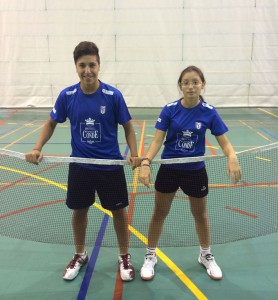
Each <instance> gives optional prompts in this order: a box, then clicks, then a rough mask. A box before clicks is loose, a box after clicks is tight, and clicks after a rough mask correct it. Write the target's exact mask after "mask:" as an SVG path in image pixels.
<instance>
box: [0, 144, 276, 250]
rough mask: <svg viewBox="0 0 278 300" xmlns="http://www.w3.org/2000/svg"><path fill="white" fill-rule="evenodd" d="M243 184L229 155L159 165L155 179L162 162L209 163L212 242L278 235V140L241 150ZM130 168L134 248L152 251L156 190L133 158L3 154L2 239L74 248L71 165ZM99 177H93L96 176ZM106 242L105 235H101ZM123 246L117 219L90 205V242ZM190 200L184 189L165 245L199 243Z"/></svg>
mask: <svg viewBox="0 0 278 300" xmlns="http://www.w3.org/2000/svg"><path fill="white" fill-rule="evenodd" d="M238 159H239V163H240V165H241V169H242V172H243V178H242V181H241V182H240V183H239V184H236V185H234V184H232V182H231V179H230V178H228V177H227V175H226V166H227V158H226V157H225V156H204V157H193V158H185V159H170V160H154V161H153V163H152V167H151V172H152V178H153V181H154V180H155V177H156V174H157V171H158V169H159V167H160V165H161V164H168V163H188V162H196V161H200V160H204V161H205V164H206V168H207V172H208V177H209V194H208V197H207V212H208V216H209V221H210V228H211V243H212V244H223V243H229V242H233V241H238V240H243V239H249V238H253V237H258V236H263V235H267V234H271V233H275V232H277V231H278V218H277V216H278V176H277V165H278V161H277V160H278V143H274V144H270V145H266V146H262V147H257V148H254V149H249V150H246V151H242V152H239V153H238ZM73 162H75V163H80V164H82V163H84V164H100V165H102V164H103V165H122V166H123V168H124V171H125V176H126V180H127V185H128V193H129V201H130V204H129V206H128V207H127V210H128V219H129V231H130V240H129V246H130V247H145V245H146V243H147V234H148V227H149V222H150V220H151V216H152V213H153V208H154V193H155V189H154V185H153V184H152V185H151V186H150V188H148V187H145V186H144V185H142V184H141V183H140V181H139V168H137V169H135V170H132V168H131V166H129V165H128V164H127V162H126V161H118V160H95V159H83V158H73V157H56V156H55V157H51V156H44V159H43V160H42V162H41V163H40V164H39V165H33V164H30V163H27V162H26V161H25V158H24V154H23V153H19V152H14V151H8V150H4V149H0V201H1V205H0V235H2V236H7V237H11V238H16V239H23V240H30V241H37V242H43V243H54V244H74V241H73V235H72V225H71V214H72V212H71V210H70V209H68V208H67V206H66V204H65V198H66V191H67V176H68V167H69V164H70V163H73ZM92 180H93V178H92ZM100 236H101V238H98V239H97V237H100ZM96 243H98V244H99V246H103V247H117V245H118V243H117V239H116V234H115V232H114V227H113V220H112V215H111V213H110V212H109V211H107V210H105V209H103V208H102V206H101V204H100V201H99V198H98V197H97V196H96V202H95V204H94V205H93V206H92V207H90V209H89V214H88V228H87V234H86V245H95V244H96ZM198 244H199V242H198V238H197V235H196V231H195V225H194V219H193V217H192V215H191V212H190V205H189V200H188V197H187V196H186V195H185V194H184V193H183V192H182V191H180V190H178V191H177V193H176V196H175V198H174V200H173V203H172V207H171V210H170V213H169V215H168V216H167V218H166V221H165V223H164V227H163V232H162V235H161V237H160V240H159V245H158V246H159V247H166V246H167V247H179V246H180V247H186V246H193V245H198Z"/></svg>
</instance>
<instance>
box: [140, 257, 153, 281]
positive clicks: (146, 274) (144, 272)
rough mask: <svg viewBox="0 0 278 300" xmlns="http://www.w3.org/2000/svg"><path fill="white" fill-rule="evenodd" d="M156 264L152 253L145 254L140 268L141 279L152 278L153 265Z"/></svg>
mask: <svg viewBox="0 0 278 300" xmlns="http://www.w3.org/2000/svg"><path fill="white" fill-rule="evenodd" d="M156 264H157V258H156V255H155V254H154V255H153V254H146V255H145V260H144V263H143V266H142V268H141V272H140V275H141V278H142V279H143V280H152V279H153V278H154V267H155V265H156Z"/></svg>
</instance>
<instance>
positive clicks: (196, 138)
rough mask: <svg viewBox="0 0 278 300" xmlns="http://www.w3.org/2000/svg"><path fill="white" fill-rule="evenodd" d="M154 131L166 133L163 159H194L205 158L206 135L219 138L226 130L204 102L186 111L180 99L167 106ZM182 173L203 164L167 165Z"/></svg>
mask: <svg viewBox="0 0 278 300" xmlns="http://www.w3.org/2000/svg"><path fill="white" fill-rule="evenodd" d="M155 128H156V129H159V130H162V131H167V134H166V139H165V142H164V149H163V152H162V155H161V158H162V159H168V158H181V157H194V156H204V155H205V134H206V130H207V129H210V131H211V133H212V134H213V135H215V136H219V135H222V134H224V133H225V132H227V131H228V128H227V126H226V125H225V123H224V122H223V121H222V119H221V118H220V116H219V114H218V113H217V111H216V110H215V108H214V107H213V106H211V105H209V104H207V103H206V102H205V101H203V100H201V101H200V103H199V104H198V105H197V106H195V107H193V108H186V107H184V106H183V105H182V104H181V99H180V100H177V101H174V102H171V103H169V104H167V105H166V106H165V107H164V108H163V110H162V111H161V113H160V115H159V118H158V120H157V122H156V125H155ZM167 166H169V167H173V168H177V169H185V170H197V169H201V168H203V167H204V166H205V164H204V162H196V163H186V164H176V165H167Z"/></svg>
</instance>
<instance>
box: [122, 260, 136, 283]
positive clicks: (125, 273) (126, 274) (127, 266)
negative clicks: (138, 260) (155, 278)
mask: <svg viewBox="0 0 278 300" xmlns="http://www.w3.org/2000/svg"><path fill="white" fill-rule="evenodd" d="M119 266H120V275H121V278H122V280H123V281H131V280H133V279H134V275H135V272H134V268H133V265H132V263H131V256H130V254H125V255H119Z"/></svg>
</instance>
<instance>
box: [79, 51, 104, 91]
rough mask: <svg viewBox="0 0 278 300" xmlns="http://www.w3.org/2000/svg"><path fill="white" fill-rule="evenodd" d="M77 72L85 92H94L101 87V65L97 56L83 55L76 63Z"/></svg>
mask: <svg viewBox="0 0 278 300" xmlns="http://www.w3.org/2000/svg"><path fill="white" fill-rule="evenodd" d="M75 66H76V72H77V74H78V76H79V78H80V85H81V88H82V90H83V92H85V93H86V92H94V91H96V89H97V88H98V86H99V82H98V73H99V70H100V65H99V63H98V61H97V57H96V55H83V56H81V57H80V58H79V59H78V60H77V61H76V64H75Z"/></svg>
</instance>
